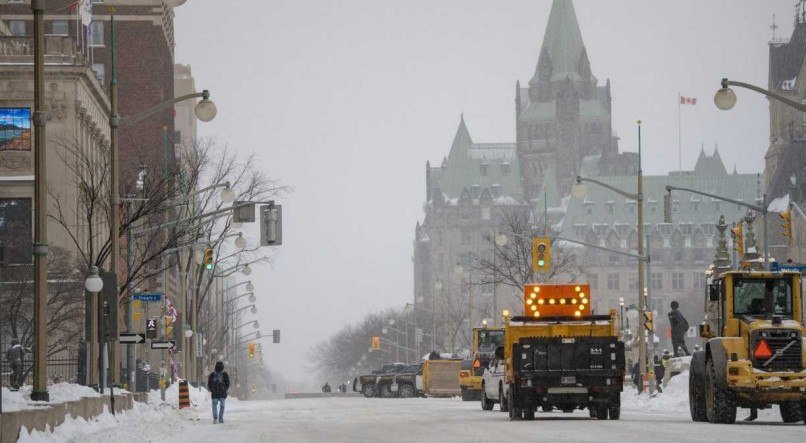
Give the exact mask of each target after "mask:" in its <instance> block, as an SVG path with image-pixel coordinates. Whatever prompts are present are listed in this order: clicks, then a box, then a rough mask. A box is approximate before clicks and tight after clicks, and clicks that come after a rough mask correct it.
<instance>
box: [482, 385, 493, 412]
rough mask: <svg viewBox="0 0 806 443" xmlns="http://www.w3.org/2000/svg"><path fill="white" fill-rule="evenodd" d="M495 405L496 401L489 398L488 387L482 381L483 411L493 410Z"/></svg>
mask: <svg viewBox="0 0 806 443" xmlns="http://www.w3.org/2000/svg"><path fill="white" fill-rule="evenodd" d="M494 406H495V402H494V401H492V400H490V399H489V398H487V389H486V386H484V384H483V383H482V385H481V409H482V410H483V411H492V410H493V407H494Z"/></svg>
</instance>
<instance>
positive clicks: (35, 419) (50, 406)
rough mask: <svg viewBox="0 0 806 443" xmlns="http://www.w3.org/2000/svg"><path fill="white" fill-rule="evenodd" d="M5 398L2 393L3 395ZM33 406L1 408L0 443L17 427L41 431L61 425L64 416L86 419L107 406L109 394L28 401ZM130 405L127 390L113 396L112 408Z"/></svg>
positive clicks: (13, 435) (11, 436) (12, 437)
mask: <svg viewBox="0 0 806 443" xmlns="http://www.w3.org/2000/svg"><path fill="white" fill-rule="evenodd" d="M3 397H4V399H5V392H4V395H3ZM31 405H33V409H28V408H20V410H18V411H13V412H5V410H4V411H3V414H2V418H1V419H0V443H13V442H16V441H17V439H18V438H19V435H20V430H21V429H22V428H23V427H25V428H26V429H27V430H28V431H29V432H30V431H32V430H38V431H44V430H45V429H47V428H53V427H55V426H58V425H60V424H62V423H63V422H64V421H65V418H66V417H67V416H74V417H83V418H84V419H90V418H93V417H95V416H97V415H100V414H101V413H103V412H104V409H108V408H109V396H108V395H105V396H100V395H98V394H96V396H92V397H83V398H79V399H78V400H68V401H65V402H62V403H41V402H35V403H34V402H31V403H29V404H27V405H26V406H31ZM131 408H132V396H131V394H129V393H123V394H120V395H115V410H116V411H117V410H124V409H131Z"/></svg>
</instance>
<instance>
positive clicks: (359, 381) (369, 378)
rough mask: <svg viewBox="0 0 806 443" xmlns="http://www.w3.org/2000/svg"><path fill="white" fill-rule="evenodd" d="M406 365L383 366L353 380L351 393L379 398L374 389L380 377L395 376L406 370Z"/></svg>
mask: <svg viewBox="0 0 806 443" xmlns="http://www.w3.org/2000/svg"><path fill="white" fill-rule="evenodd" d="M407 366H408V365H406V364H405V363H393V364H390V365H384V366H382V367H381V369H380V370H377V371H372V372H371V373H369V374H367V375H359V376H358V377H356V378H355V379H354V380H353V391H355V392H360V393H362V394H364V397H367V398H371V397H377V396H379V392H378V390H377V389H376V385H377V382H378V381H379V380H380V378H381V376H382V375H386V374H396V373H398V372H400V371H402V370H403V369H404V368H406V367H407Z"/></svg>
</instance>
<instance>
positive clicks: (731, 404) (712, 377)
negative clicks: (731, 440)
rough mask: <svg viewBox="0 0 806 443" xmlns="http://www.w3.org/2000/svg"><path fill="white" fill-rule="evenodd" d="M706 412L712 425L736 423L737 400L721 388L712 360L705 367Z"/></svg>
mask: <svg viewBox="0 0 806 443" xmlns="http://www.w3.org/2000/svg"><path fill="white" fill-rule="evenodd" d="M705 411H706V415H707V416H708V421H710V422H711V423H734V422H735V421H736V399H735V397H734V395H733V393H732V392H731V391H729V390H728V389H725V388H723V387H721V386H719V381H718V380H717V379H716V372H715V371H714V361H713V360H711V359H709V360H708V363H706V366H705Z"/></svg>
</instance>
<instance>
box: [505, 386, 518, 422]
mask: <svg viewBox="0 0 806 443" xmlns="http://www.w3.org/2000/svg"><path fill="white" fill-rule="evenodd" d="M507 402H508V403H509V405H508V407H507V411H508V412H509V421H515V420H520V419H521V409H520V408H518V404H517V401H516V400H515V393H514V392H513V391H512V388H509V389H508V390H507Z"/></svg>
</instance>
